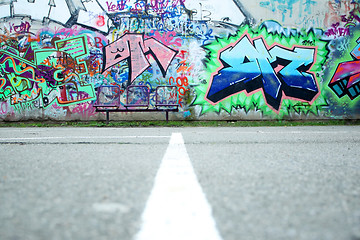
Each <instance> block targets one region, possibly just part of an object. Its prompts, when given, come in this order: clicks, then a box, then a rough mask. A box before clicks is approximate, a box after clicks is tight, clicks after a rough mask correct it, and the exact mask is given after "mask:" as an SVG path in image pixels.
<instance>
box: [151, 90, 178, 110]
mask: <svg viewBox="0 0 360 240" xmlns="http://www.w3.org/2000/svg"><path fill="white" fill-rule="evenodd" d="M155 105H156V107H177V106H178V90H177V87H176V86H158V87H157V88H156V97H155Z"/></svg>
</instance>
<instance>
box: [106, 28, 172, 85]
mask: <svg viewBox="0 0 360 240" xmlns="http://www.w3.org/2000/svg"><path fill="white" fill-rule="evenodd" d="M103 52H104V65H103V69H104V71H105V70H107V69H108V68H110V67H111V66H114V65H115V64H117V63H119V62H121V61H123V60H127V61H128V65H129V66H130V70H129V77H128V85H130V84H131V83H133V82H134V80H135V79H136V78H137V77H138V76H140V74H142V73H143V72H144V71H145V70H146V69H148V68H149V67H150V65H151V64H150V63H149V61H148V59H147V58H146V56H147V55H149V54H151V56H152V57H153V58H154V59H155V61H156V62H157V63H158V65H159V67H160V69H161V72H162V74H163V76H165V75H166V71H167V69H168V67H169V65H170V63H171V61H172V60H173V59H174V57H175V55H176V54H177V51H176V50H173V49H171V48H169V47H166V46H165V45H163V44H161V43H160V42H159V41H157V40H155V39H153V38H148V39H145V40H144V35H143V34H129V33H126V34H124V35H123V36H122V37H121V38H119V39H118V40H116V41H115V42H113V43H111V44H109V45H107V46H105V47H104V51H103Z"/></svg>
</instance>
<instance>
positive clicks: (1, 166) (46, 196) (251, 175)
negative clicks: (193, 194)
mask: <svg viewBox="0 0 360 240" xmlns="http://www.w3.org/2000/svg"><path fill="white" fill-rule="evenodd" d="M173 133H181V136H182V137H183V140H184V145H185V148H186V151H187V154H188V157H189V159H190V161H191V164H192V167H193V170H194V173H195V174H196V177H197V180H198V182H199V184H200V186H201V188H202V191H203V193H204V194H205V196H206V199H207V202H208V204H209V206H210V207H211V208H212V217H213V219H214V221H215V223H216V228H217V230H218V232H219V234H220V237H221V239H223V240H242V239H249V240H253V239H254V240H258V239H264V240H265V239H266V240H272V239H274V240H281V239H287V240H288V239H301V240H312V239H313V240H322V239H334V240H347V239H349V240H359V239H360V154H359V147H360V126H336V127H335V126H327V127H257V128H0V239H1V240H23V239H25V240H28V239H29V240H32V239H34V240H35V239H36V240H42V239H44V240H45V239H46V240H49V239H55V240H56V239H64V240H68V239H74V240H82V239H84V240H85V239H86V240H89V239H95V240H101V239H106V240H108V239H110V240H112V239H121V240H133V239H134V238H135V236H136V234H137V233H138V232H139V231H140V230H141V229H142V214H143V212H144V209H145V208H146V206H147V205H146V203H147V201H148V199H149V196H150V194H151V193H152V190H153V187H154V181H155V178H156V176H157V172H158V170H159V168H160V166H161V163H162V161H163V158H164V155H165V152H166V150H167V149H168V147H169V141H170V139H171V136H172V134H173ZM175 217H176V216H175ZM180 228H181V226H180ZM150 239H151V238H150ZM154 240H158V239H154ZM169 240H171V239H170V238H169ZM186 240H193V239H186ZM194 240H195V239H194ZM196 240H199V239H196Z"/></svg>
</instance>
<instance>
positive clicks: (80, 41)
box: [0, 35, 95, 108]
mask: <svg viewBox="0 0 360 240" xmlns="http://www.w3.org/2000/svg"><path fill="white" fill-rule="evenodd" d="M53 40H54V41H53V43H54V47H53V48H46V49H39V48H38V46H37V44H36V43H32V44H30V45H29V46H28V47H27V49H26V50H25V53H24V54H23V56H20V53H19V51H18V50H17V49H14V48H12V47H10V46H5V49H4V50H0V54H1V55H0V71H1V76H2V77H1V78H0V80H1V85H0V99H1V100H2V101H4V100H6V99H8V98H10V99H11V105H26V106H30V105H31V102H33V101H34V100H37V99H39V100H40V101H41V103H40V106H42V107H44V108H46V107H48V106H49V105H51V104H53V103H54V102H56V104H58V105H59V106H68V105H70V104H74V103H81V102H84V101H90V100H94V99H95V93H94V89H93V87H92V86H91V85H89V84H84V83H82V82H81V81H80V80H81V76H82V75H85V74H87V73H88V70H87V65H86V64H85V63H84V62H83V61H82V59H83V58H84V57H87V56H88V50H87V47H86V45H87V44H86V37H85V36H84V35H83V36H77V37H73V38H67V39H65V40H61V39H53Z"/></svg>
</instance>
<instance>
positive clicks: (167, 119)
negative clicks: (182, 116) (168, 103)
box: [166, 111, 169, 122]
mask: <svg viewBox="0 0 360 240" xmlns="http://www.w3.org/2000/svg"><path fill="white" fill-rule="evenodd" d="M168 121H169V111H166V122H168Z"/></svg>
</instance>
